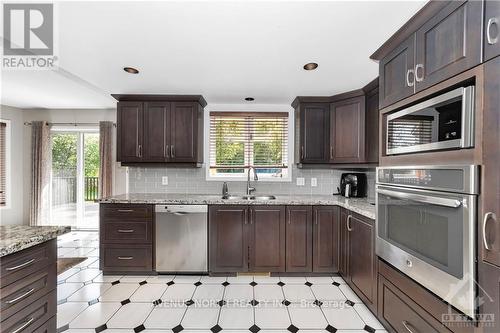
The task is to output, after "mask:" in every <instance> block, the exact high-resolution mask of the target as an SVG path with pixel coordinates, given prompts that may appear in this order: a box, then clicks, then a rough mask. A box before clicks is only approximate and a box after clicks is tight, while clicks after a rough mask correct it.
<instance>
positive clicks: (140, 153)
mask: <svg viewBox="0 0 500 333" xmlns="http://www.w3.org/2000/svg"><path fill="white" fill-rule="evenodd" d="M138 149H139V156H138V157H142V145H139V147H138Z"/></svg>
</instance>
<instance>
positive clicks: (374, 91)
mask: <svg viewBox="0 0 500 333" xmlns="http://www.w3.org/2000/svg"><path fill="white" fill-rule="evenodd" d="M363 90H364V91H365V96H366V110H365V112H366V113H365V129H366V131H365V163H378V153H379V150H378V135H379V126H378V122H379V106H378V105H379V102H378V101H379V86H378V78H377V79H375V80H373V81H372V82H370V83H369V84H367V85H366V86H365V87H364V88H363Z"/></svg>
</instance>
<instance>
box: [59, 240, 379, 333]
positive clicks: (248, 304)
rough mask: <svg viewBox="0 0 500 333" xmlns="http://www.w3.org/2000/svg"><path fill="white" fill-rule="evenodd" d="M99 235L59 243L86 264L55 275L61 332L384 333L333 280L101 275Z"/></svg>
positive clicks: (61, 251) (339, 280)
mask: <svg viewBox="0 0 500 333" xmlns="http://www.w3.org/2000/svg"><path fill="white" fill-rule="evenodd" d="M97 249H98V234H97V233H96V232H72V233H69V234H66V235H64V236H62V237H60V238H59V239H58V252H59V256H61V257H65V256H66V257H75V256H78V255H80V256H86V257H88V259H87V260H85V261H84V262H82V263H81V264H79V265H77V266H76V267H74V268H71V269H69V270H68V271H66V272H64V273H63V274H61V275H59V276H58V308H57V327H58V332H68V333H91V332H92V333H93V332H105V333H131V332H145V333H160V332H174V333H179V332H182V333H186V332H197V333H202V332H204V333H205V332H206V333H212V332H213V333H218V332H220V331H221V332H222V333H224V332H233V333H236V332H240V333H244V332H247V333H248V332H252V333H257V332H259V333H271V332H272V333H282V332H283V333H290V332H292V333H296V332H297V331H299V332H309V333H315V332H317V333H319V332H338V333H341V332H344V333H347V332H349V333H366V332H376V333H382V332H386V331H385V330H384V329H383V326H382V325H381V324H380V323H379V322H378V321H377V319H376V318H375V317H374V316H373V314H371V312H370V311H369V310H368V308H367V307H366V306H365V305H364V304H363V303H362V302H361V300H360V299H359V298H358V297H357V296H356V295H355V294H354V293H353V291H352V290H351V289H350V288H349V287H348V286H347V285H346V284H345V282H344V280H342V278H340V277H337V276H333V277H307V278H306V277H279V278H278V277H262V276H244V277H227V278H225V277H208V276H181V275H177V276H162V275H161V276H103V275H102V273H101V271H100V270H99V264H98V260H99V257H98V255H99V254H98V250H97Z"/></svg>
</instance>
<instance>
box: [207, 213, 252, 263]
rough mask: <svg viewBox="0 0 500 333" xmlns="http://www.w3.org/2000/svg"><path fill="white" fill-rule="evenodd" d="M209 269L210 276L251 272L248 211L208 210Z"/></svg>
mask: <svg viewBox="0 0 500 333" xmlns="http://www.w3.org/2000/svg"><path fill="white" fill-rule="evenodd" d="M208 219H209V224H208V226H209V227H208V234H209V236H208V237H209V238H208V240H209V242H208V243H209V266H210V271H211V272H247V271H248V242H247V228H248V207H247V206H237V205H234V206H232V205H221V206H210V208H209V217H208Z"/></svg>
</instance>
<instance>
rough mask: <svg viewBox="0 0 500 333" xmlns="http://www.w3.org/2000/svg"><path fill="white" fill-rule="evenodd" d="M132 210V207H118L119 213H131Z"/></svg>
mask: <svg viewBox="0 0 500 333" xmlns="http://www.w3.org/2000/svg"><path fill="white" fill-rule="evenodd" d="M133 211H134V210H133V209H118V212H119V213H131V212H133Z"/></svg>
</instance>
